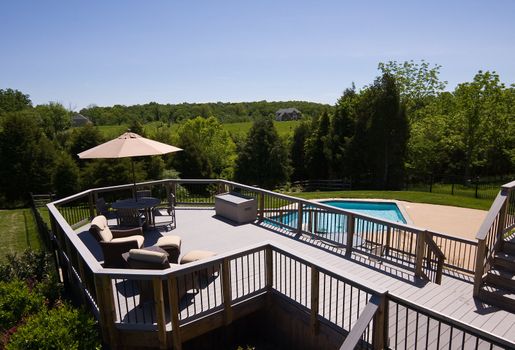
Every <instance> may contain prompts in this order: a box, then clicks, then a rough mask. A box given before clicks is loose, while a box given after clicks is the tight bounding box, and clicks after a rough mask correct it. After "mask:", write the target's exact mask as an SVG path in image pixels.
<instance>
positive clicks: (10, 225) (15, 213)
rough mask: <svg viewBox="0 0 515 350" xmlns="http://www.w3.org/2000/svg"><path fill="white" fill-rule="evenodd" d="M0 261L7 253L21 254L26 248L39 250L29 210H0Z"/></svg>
mask: <svg viewBox="0 0 515 350" xmlns="http://www.w3.org/2000/svg"><path fill="white" fill-rule="evenodd" d="M0 232H2V243H3V244H2V245H1V246H0V260H4V259H5V257H6V255H7V254H9V253H21V252H23V251H24V250H25V249H27V248H31V249H39V248H40V246H41V242H40V240H39V235H38V231H37V227H36V222H35V221H34V218H33V217H32V213H31V212H30V209H14V210H0Z"/></svg>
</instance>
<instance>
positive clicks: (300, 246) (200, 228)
mask: <svg viewBox="0 0 515 350" xmlns="http://www.w3.org/2000/svg"><path fill="white" fill-rule="evenodd" d="M157 221H159V219H157ZM177 222H178V225H177V228H176V229H174V230H172V231H168V232H166V231H165V229H164V228H158V229H155V230H151V231H148V232H147V233H146V237H145V245H146V246H149V245H153V244H154V243H155V242H156V241H157V239H158V238H159V237H160V236H161V235H178V236H180V237H181V238H182V248H181V251H182V254H184V253H187V252H188V251H191V250H194V249H201V250H211V251H214V252H216V253H218V254H221V253H226V252H229V251H234V250H237V249H242V248H245V247H247V246H250V245H255V244H257V243H260V242H265V241H272V242H273V243H274V245H277V246H278V247H282V248H283V249H284V250H287V251H289V252H293V253H294V254H296V255H297V256H299V257H302V258H305V259H310V260H314V261H316V263H317V264H320V265H321V266H323V267H325V268H327V269H328V270H330V271H333V272H334V273H336V274H339V275H342V276H344V277H347V278H349V279H352V280H354V281H358V282H359V283H362V284H364V285H366V286H368V287H369V288H372V289H375V290H388V291H389V294H391V295H393V296H395V297H398V298H400V299H404V300H408V301H410V302H412V303H415V304H418V305H421V306H423V307H424V308H427V309H430V310H434V311H436V312H438V313H441V314H444V315H446V316H448V317H450V318H453V319H455V320H458V321H461V322H463V323H466V324H468V325H470V326H473V327H477V328H480V329H482V330H484V331H487V332H491V333H493V334H495V335H497V336H499V337H502V338H505V339H507V340H509V341H511V342H513V343H515V314H513V313H510V312H506V311H503V310H500V309H498V308H496V307H491V306H489V305H483V304H481V303H480V302H479V301H477V300H475V299H474V298H473V297H472V290H473V277H472V276H467V275H463V274H461V273H450V272H446V274H444V277H443V279H442V284H441V285H437V284H433V283H427V282H424V281H421V280H419V279H417V278H415V277H414V273H413V271H410V270H407V269H405V268H403V267H400V266H396V265H394V264H391V263H385V262H383V263H381V262H378V261H373V260H370V259H369V258H367V257H365V256H362V255H359V254H353V255H352V257H351V258H350V259H349V258H345V255H344V254H345V250H344V249H341V248H339V247H335V246H331V245H328V244H326V243H323V242H321V241H313V240H311V239H310V237H307V236H300V237H297V236H295V235H294V234H293V233H291V232H288V231H285V230H281V229H279V228H277V227H275V226H273V225H266V224H261V225H258V224H246V225H234V224H232V223H231V222H229V221H226V220H224V219H222V218H218V217H216V216H215V213H214V210H208V209H182V210H181V209H178V210H177ZM87 228H88V227H87V226H85V227H82V228H81V229H79V230H77V231H78V233H79V237H80V238H81V239H82V240H83V241H84V242H85V243H86V245H87V246H88V247H89V248H90V250H91V251H92V252H93V253H94V255H95V256H96V257H97V258H98V259H100V256H101V254H100V251H99V247H98V245H97V244H96V242H94V240H93V239H92V237H90V235H89V233H88V232H87ZM256 259H260V257H258V256H257V257H256ZM263 262H264V259H263V260H261V262H260V264H262V263H263ZM253 265H254V264H253ZM251 266H252V265H251ZM238 268H240V269H241V270H243V271H247V272H246V273H245V274H244V275H245V276H253V277H252V278H251V281H252V282H251V283H254V284H255V283H258V284H259V283H264V277H263V276H262V274H261V273H260V271H264V268H263V269H260V271H253V270H249V269H248V265H246V263H245V261H242V265H241V266H240V267H239V266H237V264H232V266H231V269H238ZM299 269H300V270H299ZM281 276H283V281H275V282H274V284H276V285H275V286H274V288H276V289H278V290H279V291H281V289H282V288H283V289H285V291H286V292H288V293H290V291H291V290H289V289H288V288H289V287H288V285H287V282H286V281H291V280H292V277H294V278H293V280H295V279H298V278H299V277H300V278H301V282H303V283H302V284H300V285H299V286H298V287H296V286H294V288H295V289H294V291H295V297H296V298H297V296H298V298H301V299H302V300H304V299H305V300H310V294H309V291H310V288H308V287H307V286H309V284H310V283H311V282H310V278H309V277H308V276H309V275H308V274H306V275H305V276H306V278H304V277H301V276H303V275H302V267H297V266H296V265H295V268H294V269H293V272H292V270H291V269H290V270H289V271H287V270H285V271H284V274H282V275H281ZM302 278H304V280H303V281H302ZM283 282H284V285H282V283H283ZM120 283H123V282H120ZM220 283H221V281H220V278H217V277H216V276H215V277H214V278H212V279H211V280H210V281H209V283H208V284H207V287H208V288H203V289H202V293H209V295H210V300H213V303H214V305H218V306H220V305H221V304H222V296H221V295H220V291H219V288H217V285H219V284H220ZM232 283H233V288H232V291H233V297H234V298H236V297H238V295H237V293H245V285H244V284H242V285H241V287H240V288H239V289H238V283H239V281H232ZM322 283H323V281H321V282H320V284H321V287H320V288H321V289H320V291H321V293H325V294H329V293H331V294H333V295H338V298H337V300H339V302H337V304H338V305H340V307H338V306H337V305H324V306H323V307H321V310H320V313H321V314H323V315H324V318H326V319H328V320H331V321H332V322H333V323H334V322H335V321H336V324H338V323H342V322H343V323H344V326H345V327H344V328H347V327H349V326H352V325H353V324H354V323H355V321H356V319H357V316H358V310H362V309H363V307H364V304H365V303H366V302H367V300H365V299H364V298H363V299H361V300H359V301H358V300H354V299H355V298H354V299H353V300H352V301H351V299H350V298H351V296H350V295H342V296H341V298H339V296H340V294H341V289H339V290H338V287H337V284H331V285H330V286H329V284H328V285H327V286H324V287H323V289H322ZM302 285H305V286H306V288H304V290H303V287H302ZM242 288H243V290H242ZM297 289H298V290H297ZM117 290H119V291H123V293H125V294H126V295H131V286H130V285H127V286H123V287H120V286H118V288H117ZM235 293H236V294H235ZM297 293H298V294H297ZM344 298H345V300H343V299H344ZM197 299H198V300H197ZM120 300H123V301H124V302H125V303H126V301H127V300H129V302H128V303H126V304H124V303H117V305H115V306H116V312H117V314H118V320H119V321H122V320H124V319H127V318H128V317H139V319H140V320H144V319H145V318H151V317H152V315H150V314H149V315H144V313H145V312H146V311H145V310H144V309H140V310H137V309H136V310H135V308H134V305H135V304H137V303H138V300H137V297H134V298H121V299H120ZM200 300H201V296H200V294H197V295H194V294H192V295H191V296H187V297H186V298H183V301H182V303H181V304H182V305H181V315H180V318H186V317H188V315H189V314H190V313H192V314H199V310H193V308H197V307H199V305H200V304H199V301H200ZM203 300H206V299H205V298H204V299H203ZM343 305H353V307H354V312H352V314H353V316H352V317H351V318H350V319H349V320H348V321H347V320H343V319H342V316H341V315H342V306H343ZM358 305H359V306H360V307H359V309H358V307H357V306H358ZM212 306H213V305H211V309H212ZM201 307H204V306H203V305H201ZM395 308H397V310H395ZM134 310H135V311H134ZM403 310H404V309H403V307H402V306H400V310H399V306H398V304H395V303H391V304H390V322H389V324H390V329H391V330H392V332H390V333H391V334H397V335H400V336H398V337H397V338H395V337H392V336H391V337H390V347H392V348H396V347H405V346H404V345H403V346H400V344H403V342H404V341H405V338H406V337H405V335H406V334H410V333H411V332H427V333H428V334H430V333H431V332H432V330H434V329H435V328H436V327H438V325H436V324H427V321H425V319H424V317H422V316H418V315H415V314H414V313H411V312H404V311H403ZM131 312H132V313H133V314H132V315H131ZM138 312H139V315H137V313H138ZM354 315H355V316H354ZM406 317H407V319H406ZM395 327H397V328H398V329H396V331H395V332H394V331H393V330H394V329H395ZM449 337H450V338H452V339H455V338H457V337H461V335H460V334H458V333H454V334H452V331H450V334H449ZM427 341H428V342H427V343H423V344H418V346H419V347H420V348H424V347H427V346H429V347H432V348H434V347H436V344H432V343H431V337H428V339H427ZM447 341H448V340H447ZM457 341H458V342H459V343H461V341H462V340H461V339H458V340H457ZM424 342H425V340H424ZM464 343H465V344H467V340H466V339H465V340H464ZM397 344H399V346H397ZM453 344H454V342H453ZM407 345H408V347H411V346H412V345H414V344H407ZM441 346H443V344H439V347H441Z"/></svg>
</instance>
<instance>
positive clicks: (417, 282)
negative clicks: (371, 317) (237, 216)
mask: <svg viewBox="0 0 515 350" xmlns="http://www.w3.org/2000/svg"><path fill="white" fill-rule="evenodd" d="M253 225H256V226H258V227H260V228H263V229H265V230H268V231H270V232H274V233H276V234H279V235H281V236H283V237H287V238H291V239H293V240H296V241H299V242H302V243H304V244H306V245H309V246H311V247H314V248H318V249H321V250H324V251H325V252H327V253H329V254H332V255H334V256H338V257H339V258H341V259H345V260H347V261H350V262H354V263H356V264H359V265H361V266H364V267H366V268H369V269H372V270H375V271H377V272H380V273H382V274H384V275H387V276H389V277H392V278H394V279H397V280H400V281H402V282H405V283H408V284H410V285H413V286H415V287H418V288H422V287H424V286H425V285H426V284H427V283H428V281H425V280H422V279H420V278H416V277H415V276H414V273H413V271H410V270H407V269H406V268H405V267H403V266H397V264H395V263H394V262H391V261H385V260H384V259H378V260H377V261H373V260H372V259H370V257H366V256H365V255H362V254H358V253H354V252H353V253H352V255H351V257H350V258H349V257H347V256H345V248H344V247H340V246H337V245H331V244H328V243H326V242H324V241H321V240H314V239H311V238H308V237H306V236H305V235H303V234H301V235H299V234H295V233H293V232H291V231H290V230H287V229H284V228H280V227H277V226H275V225H272V224H266V223H265V222H261V223H260V222H256V223H253ZM399 265H400V264H399Z"/></svg>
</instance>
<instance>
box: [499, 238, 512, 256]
mask: <svg viewBox="0 0 515 350" xmlns="http://www.w3.org/2000/svg"><path fill="white" fill-rule="evenodd" d="M502 250H503V252H505V253H508V254H513V255H515V243H512V242H507V241H505V242H504V243H503V245H502Z"/></svg>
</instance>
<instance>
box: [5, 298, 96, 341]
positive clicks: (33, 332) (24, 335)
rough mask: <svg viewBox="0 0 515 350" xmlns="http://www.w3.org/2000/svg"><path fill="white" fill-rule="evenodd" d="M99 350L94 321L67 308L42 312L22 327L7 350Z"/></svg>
mask: <svg viewBox="0 0 515 350" xmlns="http://www.w3.org/2000/svg"><path fill="white" fill-rule="evenodd" d="M15 349H16V350H19V349H27V350H28V349H42V350H44V349H66V350H68V349H70V350H73V349H76V350H80V349H84V350H90V349H100V342H99V337H98V333H97V330H96V326H95V322H94V320H93V319H92V318H91V317H90V316H89V315H88V314H87V313H85V312H84V311H82V310H78V309H73V308H72V307H71V306H68V305H67V304H61V305H58V306H57V307H55V308H53V309H51V310H47V309H43V310H41V311H39V312H38V313H37V314H35V315H34V316H32V317H31V318H29V319H28V320H27V322H26V323H25V324H24V325H22V326H20V327H19V328H18V329H17V331H16V333H14V334H13V335H12V336H11V339H10V341H9V343H8V344H7V346H6V350H15Z"/></svg>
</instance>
